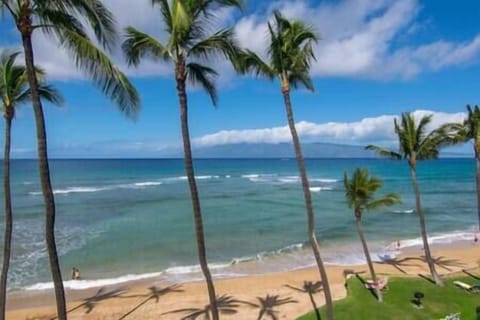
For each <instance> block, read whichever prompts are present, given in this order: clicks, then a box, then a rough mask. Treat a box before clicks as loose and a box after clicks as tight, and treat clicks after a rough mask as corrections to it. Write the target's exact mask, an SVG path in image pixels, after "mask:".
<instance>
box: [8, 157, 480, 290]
mask: <svg viewBox="0 0 480 320" xmlns="http://www.w3.org/2000/svg"><path fill="white" fill-rule="evenodd" d="M195 165H196V175H197V178H198V184H199V189H200V195H201V200H202V208H203V216H204V223H205V232H206V237H207V247H208V257H209V261H210V263H211V264H212V267H213V269H214V274H215V275H216V276H217V277H222V276H232V275H236V274H245V273H252V272H269V271H274V270H287V269H292V268H298V267H303V266H307V265H309V264H311V263H312V259H311V257H310V251H309V250H308V247H307V246H306V245H304V243H305V241H306V215H305V210H304V205H303V196H302V194H301V187H300V184H299V180H298V177H297V167H296V162H295V161H294V160H293V159H262V160H197V161H196V162H195ZM357 167H365V168H368V169H369V170H370V172H371V173H372V174H375V175H379V176H380V177H382V178H383V180H384V183H385V187H384V191H385V192H397V193H399V194H400V195H401V196H402V198H403V203H402V204H399V205H396V206H394V207H391V208H387V209H383V210H379V211H378V212H372V213H366V214H365V219H364V220H365V229H366V232H367V239H368V240H369V241H370V242H371V245H372V248H373V251H374V252H376V254H377V258H378V257H381V256H382V255H385V254H388V255H391V254H394V252H392V249H391V247H390V244H391V243H392V242H393V241H395V240H396V239H403V240H402V247H406V246H411V245H416V244H418V243H419V240H418V239H417V238H418V232H419V231H418V218H417V217H416V215H415V213H414V211H413V208H414V199H413V196H412V191H411V190H412V189H411V180H410V173H409V170H408V166H407V164H406V162H403V161H402V162H395V161H388V160H375V159H318V160H313V159H311V160H307V168H308V173H309V178H310V181H311V187H312V192H313V199H314V204H315V210H316V218H317V220H316V230H317V233H318V235H319V238H320V241H321V246H322V249H323V250H322V253H323V255H324V258H325V260H326V261H327V262H329V263H341V264H353V263H358V262H361V261H362V254H361V252H360V251H359V246H358V244H357V242H358V241H357V233H356V229H355V226H354V223H353V215H352V212H351V210H350V209H348V207H347V206H346V204H345V202H344V195H343V189H342V188H343V185H342V182H341V179H342V177H343V172H344V171H345V170H347V171H349V172H351V171H352V170H353V169H354V168H357ZM51 172H52V183H53V187H54V190H55V194H56V203H57V225H56V227H57V229H56V234H57V242H58V249H59V253H60V262H61V267H62V270H63V272H64V275H65V278H66V279H68V278H69V276H70V270H71V268H72V267H74V266H75V267H77V268H79V269H80V270H81V272H82V276H83V277H84V278H85V279H87V280H86V281H82V282H72V281H70V282H68V283H67V287H72V288H80V287H89V286H95V285H99V284H100V283H102V282H101V281H104V282H103V284H105V283H115V282H120V281H123V280H128V279H135V278H141V277H144V276H145V277H147V276H155V277H157V278H159V279H163V280H166V281H172V282H174V281H182V280H191V279H196V278H199V277H200V276H201V275H200V273H199V272H198V268H196V267H195V265H196V264H197V260H196V257H197V255H196V251H195V240H194V233H193V232H194V228H193V222H192V221H193V219H192V211H191V202H190V198H189V193H188V186H187V182H186V179H185V177H184V175H185V173H184V169H183V161H182V160H53V161H51ZM418 177H419V182H420V187H421V191H422V200H423V205H424V209H425V213H426V217H427V223H428V230H429V233H430V234H431V235H433V236H436V238H435V239H434V241H437V242H442V241H443V242H448V241H454V240H458V239H467V238H469V237H471V234H472V230H473V228H474V226H475V225H476V207H475V206H476V200H475V185H474V163H473V160H470V159H443V160H439V161H432V162H424V163H421V164H420V165H419V167H418ZM12 179H13V184H12V188H13V203H14V218H15V221H14V224H15V227H14V231H15V237H14V250H13V259H12V268H11V272H10V288H11V289H19V288H29V289H35V288H36V289H40V288H46V287H48V286H50V284H49V282H50V274H49V270H48V261H47V253H46V250H45V245H44V235H43V231H44V213H43V207H42V196H41V193H40V186H39V183H38V174H37V164H36V162H35V161H33V160H15V161H13V164H12ZM2 232H3V230H2ZM406 239H410V240H406ZM102 279H103V280H102Z"/></svg>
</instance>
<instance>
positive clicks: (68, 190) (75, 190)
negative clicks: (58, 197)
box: [29, 181, 163, 196]
mask: <svg viewBox="0 0 480 320" xmlns="http://www.w3.org/2000/svg"><path fill="white" fill-rule="evenodd" d="M161 184H163V182H161V181H142V182H134V183H124V184H114V185H106V186H89V187H67V188H65V189H55V190H53V193H54V194H70V193H93V192H100V191H110V190H116V189H138V188H146V187H154V186H159V185H161ZM29 194H30V195H32V196H39V195H41V194H42V192H38V191H36V192H29Z"/></svg>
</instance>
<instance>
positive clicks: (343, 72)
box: [34, 0, 480, 83]
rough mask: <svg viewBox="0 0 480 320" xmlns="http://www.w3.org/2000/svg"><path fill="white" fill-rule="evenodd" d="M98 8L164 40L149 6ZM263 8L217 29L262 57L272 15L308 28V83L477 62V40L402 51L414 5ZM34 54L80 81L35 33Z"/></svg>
mask: <svg viewBox="0 0 480 320" xmlns="http://www.w3.org/2000/svg"><path fill="white" fill-rule="evenodd" d="M103 2H104V3H105V4H106V5H107V6H108V7H109V8H110V9H111V10H112V12H113V13H114V15H115V17H116V19H117V21H118V25H119V30H123V28H124V27H126V26H128V25H133V26H135V27H137V28H139V29H140V30H143V31H145V32H147V33H149V34H152V35H154V36H156V37H158V38H160V39H162V40H165V39H166V36H165V32H164V25H163V22H162V20H161V16H160V13H159V10H158V8H152V6H151V1H149V0H136V1H135V3H134V4H132V1H131V0H103ZM263 7H264V6H262V5H259V6H258V8H257V10H258V11H257V12H252V13H249V14H247V15H244V16H242V17H240V18H239V19H237V21H235V19H234V10H222V11H220V12H217V13H216V15H217V19H216V21H215V25H216V27H219V26H225V25H233V24H234V25H235V31H236V33H237V37H238V40H239V42H240V43H241V45H242V46H245V47H247V48H249V49H251V50H254V51H255V52H257V53H259V54H260V55H263V54H265V51H266V50H265V49H266V43H267V40H268V39H267V38H268V37H267V25H266V21H267V19H268V18H270V17H271V12H272V10H273V9H280V10H281V11H282V12H283V13H284V14H285V15H286V16H287V17H290V18H299V19H302V20H303V21H306V22H307V23H309V24H310V25H312V26H314V27H315V28H316V29H317V30H318V31H319V33H320V35H321V41H320V42H319V43H318V45H317V46H316V56H317V61H316V62H315V63H314V65H313V66H312V75H313V76H319V77H326V76H336V77H337V76H340V77H356V78H358V77H360V78H374V79H392V78H394V79H395V78H401V79H405V78H410V77H413V76H416V75H418V74H420V73H423V72H434V71H439V70H441V69H444V68H447V67H453V66H458V65H465V64H469V63H473V62H475V61H477V60H478V58H479V57H480V34H479V35H478V36H477V37H474V38H473V39H470V40H466V41H464V42H452V41H448V40H445V39H438V40H436V41H433V42H429V43H421V44H415V45H409V44H408V41H402V45H401V46H399V44H398V43H397V42H396V40H397V39H398V38H399V37H402V40H405V39H407V40H408V39H412V38H413V37H414V33H415V31H414V30H419V29H421V25H422V21H418V19H417V18H418V12H419V11H420V4H419V0H402V1H397V0H362V1H358V0H339V1H322V2H320V3H317V4H313V2H311V1H307V0H278V1H273V2H271V3H270V4H268V5H267V8H266V10H262V8H263ZM427 22H428V21H425V23H427ZM428 23H430V22H428ZM412 30H413V31H412ZM122 32H123V31H122ZM412 33H413V34H412ZM405 43H406V44H405ZM34 46H35V54H36V61H37V63H38V64H39V65H42V66H43V67H44V68H45V69H46V70H47V72H48V74H49V76H50V78H53V79H57V80H58V79H59V80H70V79H83V78H84V76H83V74H82V73H81V72H80V71H78V70H77V68H76V67H75V65H74V63H73V62H72V61H71V59H70V57H69V55H68V53H67V52H65V50H63V49H62V48H59V47H58V46H57V43H56V41H54V40H52V39H48V38H46V37H45V36H44V35H42V34H41V33H36V34H35V37H34ZM113 59H114V61H115V63H116V64H117V65H119V66H120V67H121V69H122V70H124V71H125V72H126V73H127V74H128V75H130V76H135V77H151V76H169V75H171V73H172V68H171V66H170V65H168V64H165V63H162V62H152V61H144V62H143V63H141V65H140V66H139V68H128V67H127V66H126V63H125V61H124V58H123V56H122V54H121V50H120V48H119V47H118V48H116V50H115V51H114V53H113ZM216 68H217V69H218V70H219V73H220V74H221V78H222V79H221V82H222V83H225V82H228V81H229V80H231V78H232V77H233V76H234V73H233V71H232V69H231V67H230V66H229V64H228V63H226V62H225V61H217V63H216Z"/></svg>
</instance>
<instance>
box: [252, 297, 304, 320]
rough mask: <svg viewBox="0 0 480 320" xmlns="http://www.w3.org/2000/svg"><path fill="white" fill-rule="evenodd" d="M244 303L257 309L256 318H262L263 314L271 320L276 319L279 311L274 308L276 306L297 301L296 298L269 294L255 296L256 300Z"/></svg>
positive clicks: (258, 319)
mask: <svg viewBox="0 0 480 320" xmlns="http://www.w3.org/2000/svg"><path fill="white" fill-rule="evenodd" d="M243 303H244V304H246V305H248V306H250V307H252V308H256V309H259V312H258V317H257V320H262V319H263V317H264V316H266V317H270V319H271V320H278V319H279V318H278V313H279V311H278V310H276V308H277V307H279V306H282V305H284V304H288V303H298V301H297V300H294V299H292V298H291V297H286V298H280V296H279V295H272V296H271V295H269V294H267V295H266V296H265V297H257V302H256V303H253V302H248V301H245V302H243Z"/></svg>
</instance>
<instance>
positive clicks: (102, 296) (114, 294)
mask: <svg viewBox="0 0 480 320" xmlns="http://www.w3.org/2000/svg"><path fill="white" fill-rule="evenodd" d="M127 291H128V288H117V289H113V290H110V291H106V288H105V287H102V288H100V289H99V290H98V291H97V292H96V293H95V295H93V296H91V297H88V298H85V299H83V300H82V303H81V304H79V305H78V306H76V307H73V308H72V309H69V310H67V313H71V312H73V311H75V310H78V309H81V308H84V309H85V314H89V313H90V312H92V311H93V309H94V308H95V307H96V306H97V305H98V304H99V303H100V302H102V301H105V300H108V299H113V298H119V297H120V296H121V295H122V294H124V293H125V292H127ZM57 318H58V317H57V316H56V315H53V316H45V317H35V318H33V319H35V320H40V319H49V320H55V319H57Z"/></svg>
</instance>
